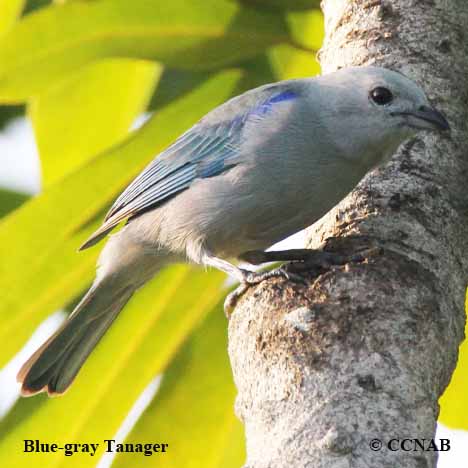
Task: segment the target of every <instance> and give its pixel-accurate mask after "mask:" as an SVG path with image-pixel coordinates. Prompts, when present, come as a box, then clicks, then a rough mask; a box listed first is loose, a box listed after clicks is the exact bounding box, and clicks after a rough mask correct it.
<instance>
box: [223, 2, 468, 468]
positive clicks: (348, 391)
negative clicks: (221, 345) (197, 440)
mask: <svg viewBox="0 0 468 468" xmlns="http://www.w3.org/2000/svg"><path fill="white" fill-rule="evenodd" d="M322 7H323V10H324V13H325V21H326V39H325V44H324V47H323V50H322V51H321V53H320V59H321V64H322V68H323V71H324V73H326V72H330V71H333V70H336V69H337V68H340V67H346V66H351V65H368V64H376V65H379V66H384V67H388V68H392V69H396V70H399V71H401V72H403V73H404V74H406V75H407V76H409V77H411V78H413V79H414V80H416V81H417V82H418V83H420V84H421V85H422V86H423V88H424V89H425V90H426V92H427V94H428V96H429V97H430V98H431V99H432V102H433V103H434V104H435V105H436V106H437V107H438V108H439V109H441V110H442V111H443V112H445V114H446V115H447V116H448V119H449V121H450V123H451V125H452V133H451V136H439V135H431V134H427V135H421V136H419V137H418V138H415V139H413V140H411V141H410V142H408V143H407V144H405V145H404V147H402V148H401V149H400V151H399V152H398V154H396V155H395V156H394V158H393V159H392V161H391V162H390V163H388V164H387V165H386V166H385V167H383V168H380V169H378V170H376V171H374V172H373V173H371V174H369V175H368V176H367V177H366V178H365V179H364V180H363V181H362V182H361V183H360V185H359V186H358V187H357V188H356V189H355V190H354V192H353V193H352V194H350V195H349V196H348V197H347V198H346V199H345V200H344V201H343V202H342V203H341V204H340V205H339V206H338V207H336V208H335V209H334V210H333V211H332V212H330V213H329V214H328V215H327V216H326V217H325V218H323V219H322V220H321V221H320V222H319V223H317V224H316V225H314V226H313V227H312V228H311V230H310V236H309V238H310V242H309V243H310V246H313V247H319V246H320V245H326V247H327V249H331V250H338V251H342V252H346V253H350V252H354V251H357V250H359V249H360V248H362V247H363V246H372V245H374V246H379V247H382V248H383V253H382V254H378V255H375V256H373V257H371V258H370V259H369V260H368V261H367V262H364V263H360V264H359V263H356V264H354V263H353V264H349V265H346V266H344V267H337V268H333V269H332V270H331V271H328V272H325V273H323V274H321V275H319V276H315V277H313V276H312V275H311V276H309V279H310V283H309V285H308V286H307V287H305V286H302V285H298V284H294V283H290V282H287V281H286V280H280V279H275V280H269V281H268V282H264V283H262V284H260V285H259V286H257V287H256V288H251V289H250V290H249V291H248V292H247V294H246V295H245V296H244V297H243V299H242V301H241V302H240V303H239V305H238V306H237V308H236V310H235V312H234V314H233V316H232V318H231V321H230V324H229V354H230V358H231V364H232V369H233V373H234V379H235V382H236V385H237V388H238V396H237V400H236V412H237V414H238V416H239V417H240V418H241V419H242V421H243V422H244V424H245V430H246V438H247V462H246V465H245V466H246V467H249V468H261V467H272V468H273V467H274V468H281V467H313V468H321V467H326V468H333V467H340V468H344V467H356V468H366V467H368V468H382V467H389V468H390V467H391V468H398V467H402V468H403V467H404V468H413V467H414V468H416V467H418V468H428V467H435V466H436V463H437V453H436V452H434V451H422V450H421V449H420V448H419V447H416V448H417V450H416V451H403V450H401V449H400V450H396V451H393V450H390V448H392V449H394V448H396V449H399V443H398V442H396V441H393V442H391V441H392V439H400V440H401V439H404V438H410V439H429V440H430V439H432V438H434V433H435V429H436V421H437V416H438V412H439V407H438V398H439V397H440V395H441V393H442V392H443V390H444V389H445V387H446V385H447V384H448V382H449V380H450V376H451V374H452V372H453V370H454V367H455V365H456V361H457V353H458V346H459V344H460V342H461V340H462V339H463V329H464V318H465V314H464V298H465V287H466V278H467V271H468V188H467V185H468V150H467V148H468V145H467V143H468V142H467V140H468V133H467V121H468V115H467V113H468V112H467V110H468V87H467V81H468V2H466V0H393V1H387V0H369V1H365V0H354V1H353V0H324V1H323V2H322ZM373 439H378V440H380V441H381V442H382V448H381V450H373V449H376V448H379V447H378V446H379V443H378V442H375V441H374V442H373ZM389 443H390V444H391V446H390V448H389V447H388V444H389ZM406 448H408V445H407V446H406Z"/></svg>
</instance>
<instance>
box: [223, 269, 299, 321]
mask: <svg viewBox="0 0 468 468" xmlns="http://www.w3.org/2000/svg"><path fill="white" fill-rule="evenodd" d="M241 271H242V272H243V273H244V276H243V279H242V282H241V284H240V285H239V286H238V287H237V288H236V289H235V290H234V291H232V292H231V293H229V294H228V295H227V297H226V299H225V301H224V313H225V315H226V317H227V318H228V319H229V318H230V316H231V314H232V312H233V310H234V308H235V307H236V305H237V302H238V301H239V299H240V298H241V297H242V296H243V295H244V293H245V292H246V291H247V290H248V289H249V288H250V287H251V286H254V285H256V284H259V283H261V282H262V281H265V280H267V279H270V278H285V279H287V280H288V281H294V282H297V283H301V284H304V285H305V284H307V283H306V281H305V280H304V278H303V277H302V276H301V275H299V274H297V273H294V272H292V271H287V270H286V269H285V268H284V267H283V266H281V267H279V268H275V269H274V270H270V271H263V272H255V271H249V270H241Z"/></svg>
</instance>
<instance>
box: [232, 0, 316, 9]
mask: <svg viewBox="0 0 468 468" xmlns="http://www.w3.org/2000/svg"><path fill="white" fill-rule="evenodd" d="M237 1H238V2H239V3H242V4H244V5H249V6H250V5H252V6H255V7H257V8H265V9H269V8H277V9H279V10H310V9H311V8H320V0H237Z"/></svg>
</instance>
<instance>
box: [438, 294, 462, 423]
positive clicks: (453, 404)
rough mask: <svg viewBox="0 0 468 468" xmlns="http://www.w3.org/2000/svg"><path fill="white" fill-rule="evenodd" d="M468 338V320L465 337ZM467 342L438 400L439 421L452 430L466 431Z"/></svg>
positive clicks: (460, 351)
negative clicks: (450, 378) (448, 382)
mask: <svg viewBox="0 0 468 468" xmlns="http://www.w3.org/2000/svg"><path fill="white" fill-rule="evenodd" d="M465 311H466V313H467V315H468V290H467V298H466V300H465ZM467 336H468V320H467V321H466V327H465V337H467ZM467 395H468V340H466V338H465V341H464V342H463V343H462V344H461V346H460V350H459V354H458V363H457V367H456V368H455V372H454V373H453V375H452V380H451V381H450V384H449V385H448V387H447V388H446V389H445V392H444V393H443V395H442V397H441V398H440V401H439V403H440V414H439V421H440V422H441V423H443V424H445V425H446V426H448V427H452V428H454V429H464V430H468V400H467V398H466V397H467Z"/></svg>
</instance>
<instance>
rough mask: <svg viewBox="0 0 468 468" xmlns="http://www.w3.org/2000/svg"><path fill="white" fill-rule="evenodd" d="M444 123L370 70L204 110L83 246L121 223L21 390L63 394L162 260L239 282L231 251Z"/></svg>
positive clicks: (246, 248) (305, 221) (279, 230)
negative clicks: (211, 270) (220, 273)
mask: <svg viewBox="0 0 468 468" xmlns="http://www.w3.org/2000/svg"><path fill="white" fill-rule="evenodd" d="M387 101H388V102H387ZM447 128H448V124H447V121H446V120H445V119H444V118H443V117H442V115H441V114H440V113H439V112H437V111H436V110H434V109H433V108H432V107H431V106H430V104H429V102H428V100H427V98H426V96H425V94H424V92H423V91H422V90H421V89H420V88H419V87H418V86H417V85H416V84H415V83H414V82H412V81H411V80H409V79H408V78H406V77H405V76H403V75H401V74H399V73H396V72H392V71H389V70H386V69H382V68H376V67H362V68H348V69H344V70H341V71H339V72H336V73H332V74H329V75H325V76H321V77H317V78H310V79H300V80H291V81H284V82H279V83H275V84H269V85H265V86H262V87H260V88H257V89H254V90H251V91H248V92H246V93H244V94H243V95H241V96H238V97H236V98H234V99H231V100H230V101H228V102H226V103H225V104H223V105H222V106H220V107H218V108H217V109H215V110H213V111H212V112H210V113H209V114H208V115H206V116H205V117H204V118H203V119H202V120H201V121H200V122H199V123H197V124H196V125H195V126H194V127H192V128H191V129H190V130H188V131H187V132H186V133H184V134H183V135H182V136H181V137H180V138H179V139H178V140H177V141H176V142H175V143H174V144H172V145H171V146H169V147H168V148H167V149H166V150H165V151H164V152H162V153H161V154H160V155H159V156H157V157H156V158H155V159H154V161H153V162H151V163H150V164H149V165H148V167H147V168H146V169H145V170H144V171H143V172H142V173H141V174H140V175H139V176H138V177H137V178H136V179H135V180H134V181H133V182H132V183H131V184H130V185H129V187H128V188H127V189H126V190H125V191H124V192H123V193H122V195H121V196H120V197H119V198H118V199H117V200H116V202H115V203H114V205H113V206H112V208H111V209H110V211H109V213H108V215H107V216H106V219H105V221H104V224H103V226H102V227H101V228H100V229H99V230H98V231H97V232H96V233H95V234H94V235H93V236H92V237H91V238H90V239H89V240H88V241H87V242H86V243H85V244H84V245H83V248H86V247H89V246H91V245H93V244H95V243H96V242H98V241H99V240H100V239H101V238H103V237H104V236H105V235H106V234H107V233H108V232H109V231H111V230H112V229H113V228H114V227H115V226H116V225H118V224H119V223H120V222H122V221H124V220H128V222H127V224H126V225H125V226H124V227H123V228H122V229H121V230H120V231H119V232H117V233H116V234H114V235H112V236H111V237H110V239H109V240H108V242H107V244H106V246H105V247H104V249H103V251H102V253H101V256H100V259H99V267H98V272H97V276H96V279H95V281H94V283H93V286H92V287H91V289H90V291H89V292H88V293H87V295H86V296H85V297H84V299H83V300H82V301H81V302H80V303H79V304H78V306H77V307H76V309H75V310H74V312H73V313H72V315H71V316H70V318H69V319H68V320H67V321H66V322H65V323H64V325H63V326H62V327H61V328H60V329H59V331H58V332H57V333H56V334H54V335H53V336H52V337H51V338H50V339H49V340H48V341H47V342H46V343H45V344H44V345H43V346H42V347H41V348H40V349H39V350H38V351H37V352H36V353H35V354H34V355H33V356H32V357H31V358H30V359H29V360H28V362H26V363H25V365H24V366H23V368H22V370H21V371H20V373H19V375H18V380H19V381H20V382H22V384H23V385H22V392H23V394H24V395H30V394H34V393H37V392H40V391H47V392H48V393H49V394H57V393H62V392H63V391H65V390H66V388H67V387H68V386H69V385H70V383H71V382H72V380H73V378H74V377H75V376H76V374H77V372H78V370H79V369H80V367H81V366H82V364H83V362H84V361H85V359H86V357H87V356H88V355H89V353H90V352H91V350H92V349H93V348H94V346H95V345H96V344H97V342H98V340H99V339H100V337H101V336H102V335H103V334H104V332H105V331H106V330H107V328H108V327H109V326H110V325H111V323H112V321H113V320H114V319H115V317H116V316H117V314H118V312H119V311H120V310H121V309H122V307H123V306H124V305H125V303H126V302H127V301H128V300H129V298H130V297H131V295H132V294H133V292H134V291H135V290H136V289H137V288H139V287H140V286H141V285H143V284H144V283H145V282H146V281H148V280H149V279H150V278H152V277H153V276H154V274H155V273H156V272H157V271H158V270H159V269H161V268H162V267H163V266H165V265H167V264H170V263H174V262H186V261H189V262H193V263H197V264H203V265H208V266H213V267H216V268H219V269H221V270H223V271H225V272H226V273H228V274H230V275H231V276H233V277H235V278H236V279H238V280H239V281H241V282H242V281H247V277H248V273H246V271H245V270H241V269H239V268H238V267H236V266H235V265H233V264H232V263H230V261H229V259H230V258H234V259H235V258H240V257H242V256H243V254H245V253H246V252H251V251H254V252H256V251H264V250H265V249H267V248H268V247H269V246H271V245H272V244H274V243H276V242H277V241H279V240H281V239H284V238H285V237H287V236H289V235H291V234H293V233H295V232H297V231H299V230H301V229H303V228H305V227H307V226H309V225H311V224H312V223H314V222H315V221H316V220H317V219H319V218H320V217H322V216H323V215H324V214H325V213H326V212H328V211H329V210H330V209H331V208H333V206H335V205H336V204H337V203H338V202H339V201H340V200H341V199H342V198H344V197H345V196H346V195H347V194H348V193H349V192H350V191H351V190H352V189H353V188H354V187H355V186H356V184H357V183H358V182H359V181H360V180H361V179H362V177H363V176H364V175H365V174H366V173H367V172H368V171H369V170H371V169H372V168H373V167H375V166H376V165H377V164H379V163H381V162H383V161H385V160H387V159H388V158H389V157H390V156H391V155H392V154H393V153H394V152H395V151H396V149H397V148H398V146H399V145H400V144H401V143H402V142H403V141H404V140H405V139H407V138H408V137H410V136H412V135H413V134H414V133H415V132H417V131H418V130H421V129H428V130H434V129H447ZM117 358H118V357H117Z"/></svg>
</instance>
